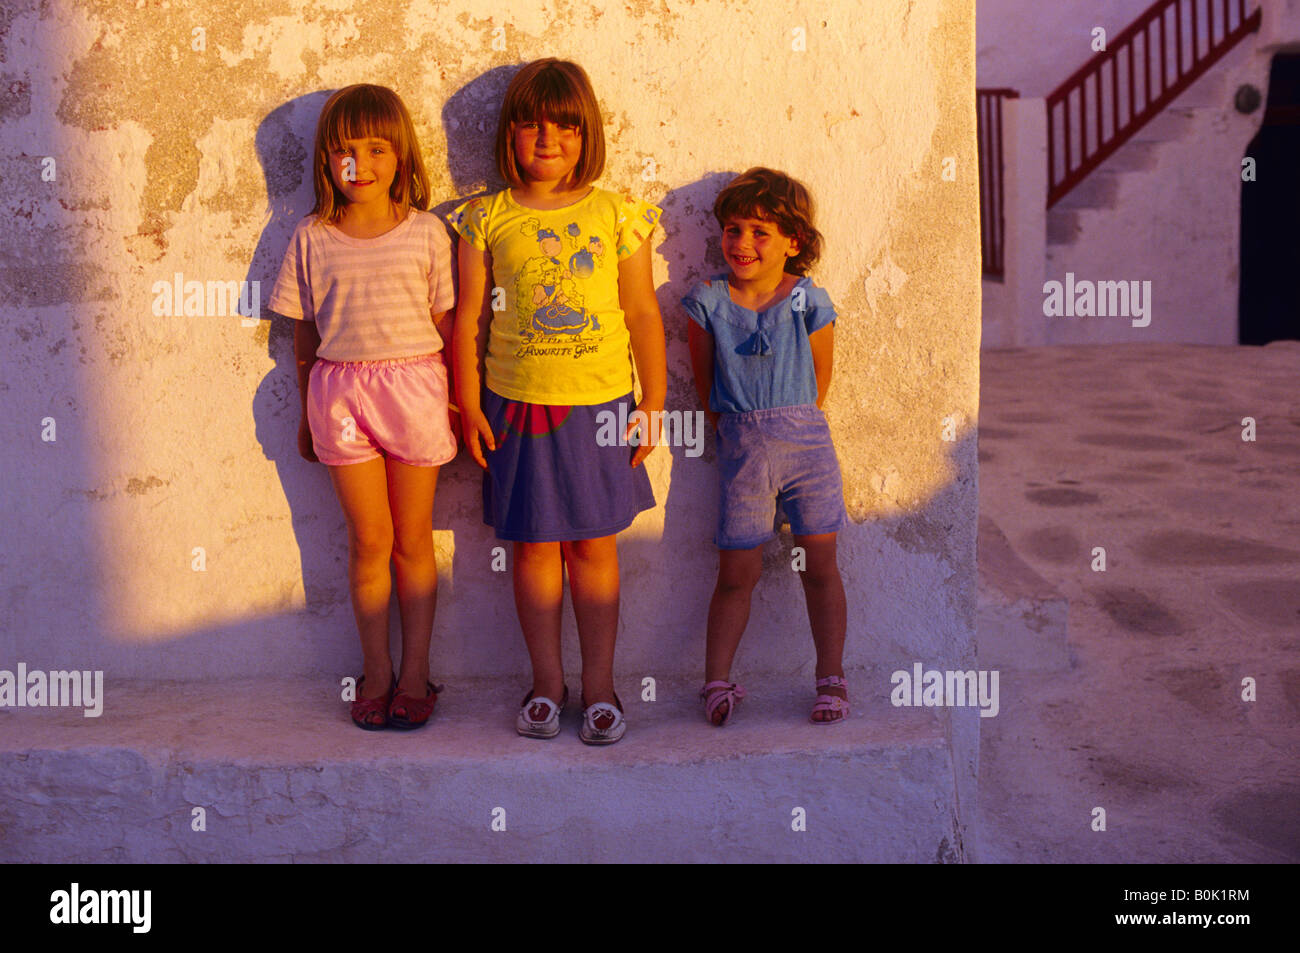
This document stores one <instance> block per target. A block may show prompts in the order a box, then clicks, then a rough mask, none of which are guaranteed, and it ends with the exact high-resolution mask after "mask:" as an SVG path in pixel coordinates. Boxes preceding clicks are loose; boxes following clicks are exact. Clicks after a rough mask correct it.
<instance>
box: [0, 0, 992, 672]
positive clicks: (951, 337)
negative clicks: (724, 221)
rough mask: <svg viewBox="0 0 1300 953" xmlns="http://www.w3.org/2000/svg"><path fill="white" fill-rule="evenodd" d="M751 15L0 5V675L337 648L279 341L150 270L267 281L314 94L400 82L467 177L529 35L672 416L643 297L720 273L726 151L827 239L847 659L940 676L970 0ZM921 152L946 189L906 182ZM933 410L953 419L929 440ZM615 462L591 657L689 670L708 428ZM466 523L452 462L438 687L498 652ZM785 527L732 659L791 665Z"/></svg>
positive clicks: (449, 187) (949, 576) (236, 660)
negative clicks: (816, 205)
mask: <svg viewBox="0 0 1300 953" xmlns="http://www.w3.org/2000/svg"><path fill="white" fill-rule="evenodd" d="M753 13H754V10H753V8H752V7H750V6H747V5H743V4H735V3H720V2H719V3H712V2H701V3H697V4H693V5H689V6H678V5H677V4H671V5H663V4H652V3H641V2H638V3H629V4H624V3H610V4H603V5H602V4H594V5H581V6H572V5H569V4H552V3H539V4H517V5H515V4H512V5H509V6H502V7H487V6H484V5H483V4H481V3H470V2H465V0H452V2H449V3H432V2H425V0H416V2H412V3H401V2H396V0H377V2H376V3H372V4H366V5H362V6H357V5H355V4H350V3H317V2H306V0H278V2H271V0H258V2H250V3H245V4H239V5H235V4H216V5H212V6H211V7H204V6H202V5H198V6H190V5H172V6H162V7H159V6H156V5H150V6H147V7H139V6H138V5H137V4H135V3H128V2H125V0H123V2H104V3H89V2H86V3H77V2H66V0H55V2H40V0H17V2H15V3H9V4H6V6H5V8H4V11H3V13H2V14H0V16H3V17H4V19H5V26H6V27H7V30H0V45H2V50H0V56H2V57H3V60H2V63H0V69H2V71H3V77H4V82H3V83H0V90H7V91H8V92H3V93H0V137H2V142H3V154H4V156H3V163H0V176H3V179H4V182H5V184H6V186H7V188H6V189H5V193H4V203H5V206H6V213H7V214H6V221H7V222H9V223H10V225H9V229H10V235H9V236H8V238H7V240H6V242H5V245H4V249H3V252H2V253H0V255H2V257H0V335H3V339H4V342H5V349H4V357H3V373H2V375H0V407H2V408H3V413H2V414H0V435H2V437H3V441H4V445H5V447H6V448H7V452H6V453H5V455H4V457H3V463H0V486H2V487H3V494H4V497H3V502H4V514H3V520H4V525H3V534H4V538H5V545H4V551H3V556H2V557H0V602H2V604H3V607H4V622H3V636H2V639H0V663H3V664H0V667H6V666H8V667H12V666H11V665H9V663H10V662H11V661H12V660H21V661H25V662H26V663H27V664H28V665H29V666H32V667H44V668H102V669H105V670H107V671H108V673H109V674H110V676H112V675H133V676H158V677H167V678H184V677H209V676H234V675H239V674H251V673H262V672H277V673H281V674H293V673H304V674H305V673H331V672H332V673H336V674H339V673H347V672H349V671H351V670H352V669H353V668H354V667H355V665H356V661H357V657H358V654H359V653H358V645H357V637H356V632H355V628H354V623H353V620H352V614H351V609H350V606H349V600H348V591H347V582H346V539H345V534H344V523H343V518H342V515H341V513H340V510H339V507H338V504H337V502H336V500H335V498H334V495H333V492H332V490H331V488H330V484H329V481H328V478H327V474H326V472H325V470H324V468H323V467H320V466H316V465H310V464H307V463H305V462H303V461H302V460H301V459H299V457H298V455H297V452H296V447H295V433H296V427H297V423H298V413H299V411H298V396H297V391H296V383H295V379H294V375H293V364H292V339H291V328H290V327H289V326H288V323H287V322H284V321H279V320H277V321H272V320H269V319H264V320H261V321H259V322H257V323H256V325H255V326H253V327H245V326H242V324H241V321H240V320H239V319H238V318H230V317H157V316H155V315H154V314H153V313H152V304H153V295H152V291H151V289H152V286H153V285H154V283H155V282H156V281H159V280H171V278H172V276H173V275H175V274H176V273H181V274H182V275H184V276H185V277H186V279H196V280H204V281H206V280H244V279H247V280H250V281H252V280H259V281H261V282H263V285H262V287H263V288H264V289H269V282H270V281H271V280H272V279H273V278H274V275H275V272H276V269H277V268H278V265H279V262H280V259H281V256H282V254H283V252H284V249H285V246H286V244H287V241H288V237H289V233H290V230H291V228H292V225H293V223H294V221H295V220H296V219H297V218H298V216H300V215H301V214H303V213H304V212H305V211H306V210H307V209H308V208H309V206H310V203H311V186H310V180H309V178H308V177H307V176H306V175H305V174H304V171H305V162H306V158H307V155H308V152H309V150H310V144H311V143H310V139H311V134H312V130H313V128H314V124H315V121H316V116H317V113H318V111H319V108H320V106H321V104H322V102H323V101H324V99H325V97H326V95H327V93H328V91H330V90H333V89H336V88H338V87H340V86H343V85H346V84H348V83H353V82H358V81H369V82H376V83H382V84H386V85H390V86H392V87H394V88H395V89H396V90H397V91H398V92H399V93H400V94H401V95H402V96H403V97H404V99H405V101H406V102H407V103H408V105H409V106H410V108H411V110H412V112H413V114H414V118H415V121H416V125H417V127H418V131H419V134H420V136H421V141H422V145H423V148H424V151H425V155H426V159H427V161H428V163H429V166H430V169H431V172H432V175H433V177H434V191H435V193H436V195H437V196H438V199H439V203H440V204H439V207H440V208H446V207H448V206H449V205H450V204H451V202H452V201H453V200H454V199H455V198H456V197H457V196H458V195H463V194H466V193H469V192H470V191H472V190H474V189H476V188H480V187H482V185H483V184H484V183H485V182H487V183H488V184H492V183H491V182H490V180H491V178H492V172H491V169H492V162H491V158H490V142H491V137H492V132H493V128H494V123H495V118H496V110H497V107H498V105H499V102H500V96H501V93H502V91H503V90H504V87H505V83H506V81H507V80H508V78H509V74H510V68H511V67H512V66H514V65H517V64H519V63H521V62H525V61H528V60H531V59H534V58H537V57H540V56H544V55H557V56H561V57H568V58H573V59H576V60H578V61H579V62H581V63H583V64H584V66H585V67H586V69H587V70H588V71H589V73H590V75H591V76H592V79H593V83H594V85H595V88H596V91H597V94H598V96H599V98H600V100H601V102H602V105H603V108H604V110H605V115H606V120H607V126H606V133H607V138H608V145H609V155H610V161H609V164H608V169H607V172H606V175H605V177H604V179H603V180H602V181H603V184H604V185H606V186H607V187H611V188H618V189H629V190H633V191H635V192H639V193H641V194H643V195H644V196H646V197H647V198H649V199H652V200H654V201H656V202H658V203H660V204H661V205H662V206H663V207H664V210H665V212H664V226H665V227H664V229H663V230H661V231H660V232H659V233H657V235H656V237H655V239H654V241H655V249H656V259H655V280H656V284H657V286H658V294H659V300H660V303H661V306H662V308H663V312H664V318H665V324H666V327H667V333H668V339H669V376H670V386H669V407H670V408H673V407H678V408H687V409H694V408H695V407H696V406H697V405H696V399H695V396H694V390H693V387H692V385H691V380H690V368H689V362H688V359H687V353H686V347H685V327H686V318H685V317H684V315H683V313H682V312H681V311H680V309H679V308H678V307H677V301H678V299H679V298H680V297H681V295H682V294H684V293H685V292H686V291H687V290H688V288H689V287H690V286H691V284H692V282H694V281H695V280H697V279H698V278H699V277H700V276H701V275H705V274H709V273H711V272H713V271H715V270H716V269H717V268H718V267H719V265H720V264H721V262H720V259H719V257H718V255H717V250H716V240H715V239H714V238H713V237H712V236H713V235H714V233H715V227H716V226H715V225H714V223H713V221H712V217H711V215H709V214H708V209H709V207H710V206H711V203H712V200H713V197H714V195H715V193H716V191H717V190H718V188H719V187H720V186H721V184H722V183H723V182H724V181H725V180H726V179H727V177H728V176H729V175H731V174H733V173H736V172H739V171H741V170H743V169H744V168H746V167H748V166H750V165H752V164H757V163H764V164H768V165H772V166H775V167H778V168H783V169H786V170H788V171H789V172H790V173H792V174H794V175H796V176H799V177H801V178H803V179H804V180H805V181H806V182H808V184H809V185H810V186H811V188H812V190H813V192H814V194H815V195H816V196H817V198H818V199H819V200H820V207H821V219H820V226H821V228H822V230H823V231H824V233H825V235H826V257H825V260H824V263H823V266H822V267H821V269H820V270H819V272H818V274H817V279H818V280H819V282H820V283H822V284H823V285H824V286H825V287H827V288H828V289H829V291H830V294H831V296H832V297H833V299H834V300H835V302H836V304H837V305H838V307H839V309H840V313H841V321H840V323H839V326H838V330H837V362H836V371H835V382H834V384H833V386H832V390H831V396H830V400H829V403H828V413H829V415H830V417H831V419H832V424H833V428H834V433H835V436H836V439H837V442H838V444H839V448H840V453H841V459H842V463H843V470H844V475H845V485H846V498H847V500H848V503H849V507H850V512H851V515H852V517H853V520H854V525H853V527H852V528H851V529H849V530H847V531H846V532H845V533H844V534H843V537H842V553H843V555H842V557H841V566H842V570H843V573H844V576H845V578H846V581H847V583H848V587H849V599H850V656H849V657H850V662H851V663H853V664H856V665H881V666H884V667H885V669H886V671H888V670H890V669H893V668H899V667H903V663H907V664H910V663H911V661H913V660H917V659H922V660H930V659H934V660H936V661H938V660H941V659H944V658H952V659H955V660H957V661H959V662H960V661H962V660H969V658H970V644H971V636H972V625H973V607H974V586H975V548H974V528H975V520H976V489H975V487H976V481H975V475H976V469H975V466H976V465H975V447H974V443H975V441H974V439H973V427H974V422H975V418H976V412H977V406H976V405H977V398H978V381H977V374H978V342H979V321H978V314H979V299H978V294H979V277H978V276H979V249H978V232H977V227H976V222H977V214H976V208H977V201H976V188H977V186H976V177H975V168H976V163H975V152H974V142H975V140H974V114H973V110H972V109H971V90H972V88H973V86H974V65H975V64H974V55H973V54H974V50H973V30H972V24H973V16H974V10H973V0H925V2H908V0H885V2H879V3H873V4H871V5H870V6H869V7H865V8H864V7H863V6H862V5H860V4H858V3H856V2H851V0H834V2H825V0H819V2H816V3H811V2H797V0H786V2H780V3H777V2H773V3H764V4H763V5H762V15H761V16H755V15H753ZM497 28H503V29H502V30H499V31H498V29H497ZM198 30H201V31H203V32H202V33H201V34H200V33H197V32H195V31H198ZM796 30H797V31H800V32H796ZM200 36H202V37H203V43H202V44H201V46H202V49H198V48H196V47H197V46H199V45H200V44H198V43H197V39H198V37H200ZM801 42H802V44H803V48H802V49H801V48H799V47H800V43H801ZM45 157H51V158H53V160H54V163H55V164H54V168H55V170H56V174H55V176H54V178H53V180H52V181H44V180H43V179H42V171H43V170H44V169H45V168H46V167H47V166H48V163H45V162H44V159H45ZM945 158H953V159H955V163H956V165H955V168H956V169H958V170H960V174H959V175H958V177H957V180H956V181H945V180H944V179H943V178H942V176H941V172H942V169H943V160H944V159H945ZM648 160H653V161H652V162H650V161H648ZM647 170H650V171H649V172H648V171H647ZM262 300H263V303H265V300H266V296H265V292H264V293H263V299H262ZM945 418H951V420H952V422H953V426H954V430H953V433H954V434H955V436H956V439H955V440H952V441H946V440H944V439H943V438H942V433H943V430H944V420H945ZM47 419H48V420H51V421H53V424H54V427H55V433H54V434H53V436H54V437H55V439H53V440H48V439H42V435H43V428H45V429H48V428H47V427H46V425H45V424H44V423H43V422H45V421H47ZM649 471H650V474H651V477H652V481H653V484H654V488H655V493H656V496H657V499H658V501H659V506H658V508H656V509H655V510H653V511H651V512H648V513H646V514H643V516H642V517H641V518H640V519H639V520H638V521H637V522H636V524H635V525H634V526H633V527H632V528H631V529H630V530H629V531H628V532H627V533H625V534H624V535H623V536H622V537H621V544H620V545H621V554H622V561H623V580H624V599H623V628H622V635H621V636H620V650H619V652H620V654H619V670H620V672H629V673H636V674H637V675H638V677H639V676H640V675H641V674H646V673H650V674H654V673H657V672H680V673H696V672H698V671H699V669H700V666H701V665H702V658H703V636H704V618H705V609H706V606H707V603H708V598H709V593H710V590H711V587H712V581H713V576H714V565H715V551H714V550H713V547H712V544H711V535H712V528H711V527H712V524H713V521H714V515H715V513H716V501H715V475H714V469H713V451H712V445H711V438H710V444H709V447H708V450H707V452H706V453H705V455H704V456H703V457H701V458H691V457H688V456H686V455H685V452H684V449H683V448H675V449H673V450H672V451H671V452H668V451H666V450H661V451H658V452H656V454H655V455H654V456H653V457H652V458H651V460H650V462H649ZM480 517H481V511H480V503H479V471H478V469H477V467H475V466H474V464H473V463H472V461H469V460H468V458H462V459H460V460H458V461H456V462H454V463H453V464H451V465H449V466H447V467H446V468H445V469H444V471H443V474H442V478H441V480H440V483H439V489H438V498H437V501H436V504H435V514H434V518H435V527H436V536H437V543H438V547H439V559H440V570H441V573H442V575H441V589H440V604H439V609H438V617H437V621H436V626H435V639H434V649H433V653H434V664H435V671H437V672H438V673H439V674H440V675H445V676H455V675H458V674H484V675H486V674H509V675H519V674H520V673H522V672H524V671H526V668H527V659H526V655H525V652H524V648H523V643H522V639H521V638H520V636H519V634H518V627H517V622H516V620H515V614H514V609H513V604H512V599H511V595H510V584H509V577H508V575H506V574H498V573H493V572H491V571H490V569H489V566H490V561H491V550H492V547H493V546H494V545H496V542H495V540H494V539H493V538H492V537H491V536H490V534H489V533H488V531H487V530H486V529H485V528H484V527H483V526H482V524H481V521H480ZM788 547H789V539H788V538H787V539H785V540H783V541H782V542H781V544H780V545H773V546H772V547H771V548H770V550H769V552H768V561H767V571H766V573H765V578H764V580H763V583H762V586H761V590H760V596H759V597H758V599H757V601H756V606H755V613H754V622H753V631H752V632H751V634H750V636H749V638H748V639H747V642H746V646H745V649H744V652H745V659H746V664H747V665H749V666H751V667H752V668H768V669H773V668H778V667H779V668H781V669H782V670H787V671H793V670H794V669H795V668H798V669H799V670H800V671H803V672H805V673H811V664H812V649H811V642H810V640H809V639H808V636H807V628H806V627H807V622H806V619H805V617H804V613H803V598H802V593H801V591H800V588H799V585H798V582H797V578H796V576H795V574H794V573H793V572H792V571H791V570H790V560H789V556H788V554H787V552H786V550H787V549H788ZM200 548H201V549H202V551H203V560H204V568H203V571H196V568H195V567H196V565H197V564H196V559H197V558H198V557H197V556H196V555H195V553H196V551H197V550H198V549H200ZM394 629H396V626H395V625H394ZM569 635H570V636H571V635H572V633H571V632H570V633H569ZM881 687H882V694H887V692H888V684H887V683H884V684H882V686H881Z"/></svg>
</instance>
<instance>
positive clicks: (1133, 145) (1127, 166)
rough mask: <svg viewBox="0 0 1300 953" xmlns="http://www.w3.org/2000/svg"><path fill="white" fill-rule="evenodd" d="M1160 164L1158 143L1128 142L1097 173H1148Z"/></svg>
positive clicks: (1098, 168)
mask: <svg viewBox="0 0 1300 953" xmlns="http://www.w3.org/2000/svg"><path fill="white" fill-rule="evenodd" d="M1159 163H1160V143H1159V142H1141V141H1138V140H1133V139H1131V140H1129V141H1128V142H1126V143H1124V145H1122V146H1120V147H1119V151H1118V152H1116V153H1115V154H1114V155H1113V156H1111V157H1110V158H1109V159H1107V160H1106V161H1105V162H1103V163H1102V164H1101V165H1100V166H1098V167H1097V172H1098V173H1101V172H1150V171H1151V170H1152V169H1154V168H1155V167H1156V166H1157V165H1159Z"/></svg>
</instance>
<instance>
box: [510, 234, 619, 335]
mask: <svg viewBox="0 0 1300 953" xmlns="http://www.w3.org/2000/svg"><path fill="white" fill-rule="evenodd" d="M520 231H522V232H523V234H525V235H528V236H532V237H535V238H536V239H537V246H538V250H539V251H540V252H541V254H540V255H537V256H534V257H533V258H529V259H528V260H527V261H525V262H524V263H523V265H522V267H520V269H519V271H518V272H517V273H516V275H515V289H516V295H515V301H516V311H517V314H518V318H519V334H520V336H521V337H522V338H523V340H524V341H525V342H526V346H527V347H536V346H538V345H542V346H545V345H547V344H561V343H563V345H564V346H566V347H567V346H568V345H569V344H573V343H578V344H586V343H587V342H586V341H584V334H585V332H588V331H593V332H599V331H600V330H601V327H600V321H599V319H598V318H597V316H596V315H595V314H594V313H592V312H589V311H587V309H586V307H585V304H586V299H585V297H584V296H583V293H582V290H581V287H580V285H579V283H578V282H579V280H580V279H585V278H589V277H591V276H592V275H593V274H595V271H596V266H597V264H599V263H600V260H601V258H602V257H603V253H604V247H605V246H604V242H602V241H601V240H600V239H599V238H596V237H592V238H590V239H589V240H588V241H587V243H586V245H585V246H584V244H583V241H582V230H581V229H580V228H579V227H578V225H577V224H576V223H572V222H571V223H570V224H569V225H568V226H567V227H566V228H564V229H563V236H564V239H566V240H567V243H568V246H569V248H570V249H576V251H573V253H572V254H570V255H569V256H568V262H567V264H565V263H564V262H562V261H561V257H560V256H561V255H562V254H563V253H564V244H565V241H564V240H562V239H561V236H560V235H559V234H556V232H554V231H553V230H551V229H549V228H542V227H541V222H540V221H538V219H536V218H529V219H527V220H526V221H525V222H523V223H522V224H521V225H520ZM595 346H596V344H595V342H591V343H590V344H588V346H587V348H585V349H584V351H586V350H590V349H591V348H594V347H595Z"/></svg>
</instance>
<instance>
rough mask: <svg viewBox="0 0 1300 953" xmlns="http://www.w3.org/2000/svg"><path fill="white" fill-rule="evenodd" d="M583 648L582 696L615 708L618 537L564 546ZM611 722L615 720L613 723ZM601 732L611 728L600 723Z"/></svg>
mask: <svg viewBox="0 0 1300 953" xmlns="http://www.w3.org/2000/svg"><path fill="white" fill-rule="evenodd" d="M560 551H561V552H562V553H563V554H564V563H565V565H566V566H567V567H568V569H569V592H570V593H571V594H572V596H573V614H574V616H575V617H576V618H577V620H578V644H579V645H580V646H581V648H582V695H583V698H585V699H586V702H587V704H588V705H594V704H596V702H608V703H609V704H611V705H612V704H614V643H615V640H616V639H617V637H618V546H617V543H616V541H615V537H614V536H601V537H599V538H597V539H578V540H573V541H571V542H566V543H561V544H560ZM609 720H610V721H611V722H612V721H613V718H612V717H611V718H610V719H609ZM596 727H597V728H607V727H609V726H608V725H604V724H601V723H600V719H597V723H596Z"/></svg>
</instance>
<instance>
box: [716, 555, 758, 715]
mask: <svg viewBox="0 0 1300 953" xmlns="http://www.w3.org/2000/svg"><path fill="white" fill-rule="evenodd" d="M762 571H763V548H762V547H761V546H755V547H754V548H753V549H720V550H718V584H717V585H716V586H715V587H714V589H713V598H712V599H711V600H710V601H709V633H708V637H707V640H706V642H705V648H704V681H705V682H716V681H729V680H730V675H731V663H732V660H733V659H735V657H736V649H737V648H739V647H740V637H741V636H742V635H744V634H745V626H746V625H747V624H748V623H749V603H750V597H751V596H752V595H753V594H754V586H755V585H757V584H758V577H759V576H760V575H761V574H762ZM730 711H731V705H730V704H729V703H728V702H723V703H722V704H720V705H719V706H718V707H717V709H716V710H715V711H714V713H713V722H714V724H719V723H721V722H722V720H723V719H724V718H726V717H727V714H728V713H729V712H730Z"/></svg>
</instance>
